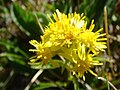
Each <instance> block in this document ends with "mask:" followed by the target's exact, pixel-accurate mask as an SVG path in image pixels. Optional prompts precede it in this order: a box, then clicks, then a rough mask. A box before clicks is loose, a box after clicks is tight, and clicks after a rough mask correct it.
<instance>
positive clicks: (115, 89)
mask: <svg viewBox="0 0 120 90" xmlns="http://www.w3.org/2000/svg"><path fill="white" fill-rule="evenodd" d="M98 79H100V80H102V81H104V82H108V84H109V85H110V86H111V87H112V88H113V89H114V90H118V89H117V88H116V87H115V86H114V85H113V84H112V83H111V82H110V81H108V80H106V79H105V78H103V77H98Z"/></svg>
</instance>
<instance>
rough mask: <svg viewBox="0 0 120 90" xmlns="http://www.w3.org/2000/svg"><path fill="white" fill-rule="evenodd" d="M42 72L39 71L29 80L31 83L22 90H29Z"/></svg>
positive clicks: (41, 70)
mask: <svg viewBox="0 0 120 90" xmlns="http://www.w3.org/2000/svg"><path fill="white" fill-rule="evenodd" d="M42 72H43V69H40V70H39V71H38V72H37V73H36V74H35V75H34V76H33V78H32V79H31V81H30V82H29V84H28V85H27V86H26V88H25V89H24V90H29V89H30V87H31V85H32V84H33V83H34V82H35V80H36V79H37V78H38V77H39V76H40V74H41V73H42Z"/></svg>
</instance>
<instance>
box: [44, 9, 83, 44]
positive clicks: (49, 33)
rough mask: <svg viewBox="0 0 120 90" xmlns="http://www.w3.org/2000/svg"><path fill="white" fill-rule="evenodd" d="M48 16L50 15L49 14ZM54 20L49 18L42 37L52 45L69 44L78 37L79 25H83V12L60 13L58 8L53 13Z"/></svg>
mask: <svg viewBox="0 0 120 90" xmlns="http://www.w3.org/2000/svg"><path fill="white" fill-rule="evenodd" d="M49 18H50V16H49ZM53 18H54V20H52V19H51V18H50V21H51V23H49V25H48V27H47V28H46V29H45V34H44V36H43V37H44V38H46V41H48V40H49V41H50V42H52V43H53V45H56V46H58V45H60V46H63V45H67V46H69V45H71V44H72V42H73V41H75V40H76V39H79V35H80V33H81V29H82V28H81V27H83V26H84V23H85V21H84V20H83V19H84V18H85V17H83V14H82V15H81V16H80V15H79V14H76V13H74V14H69V15H68V16H67V15H65V14H62V13H61V12H59V11H58V10H56V13H54V14H53Z"/></svg>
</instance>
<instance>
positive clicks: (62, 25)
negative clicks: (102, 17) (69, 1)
mask: <svg viewBox="0 0 120 90" xmlns="http://www.w3.org/2000/svg"><path fill="white" fill-rule="evenodd" d="M48 17H49V19H50V23H49V25H48V26H47V27H46V28H45V32H44V35H43V36H41V39H42V40H41V42H40V43H39V42H37V41H36V40H31V41H30V44H32V45H33V46H34V47H35V48H36V49H30V51H34V52H36V55H35V57H34V58H32V59H31V62H36V61H37V62H38V61H41V62H43V63H44V64H47V63H48V62H49V61H51V60H52V58H53V57H54V56H55V55H61V56H62V57H63V58H65V59H66V61H67V62H68V63H69V64H68V65H69V68H70V69H69V70H70V71H71V72H73V74H77V75H78V76H79V77H83V76H84V73H85V72H87V71H89V72H90V73H92V74H93V75H95V76H97V75H96V74H95V73H93V71H92V70H91V68H92V67H93V66H94V65H101V63H100V62H99V61H97V60H93V57H94V56H96V55H97V54H99V52H100V51H104V49H105V48H106V43H105V42H104V41H105V40H106V38H103V36H105V34H100V32H101V31H102V29H100V30H98V31H97V32H93V29H94V26H95V25H94V24H93V23H94V21H93V20H92V22H91V25H90V27H89V28H87V21H85V16H83V14H81V15H79V14H77V13H72V14H68V15H65V14H63V13H61V12H59V10H56V13H54V14H53V19H52V18H50V16H48Z"/></svg>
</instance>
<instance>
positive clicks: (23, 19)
mask: <svg viewBox="0 0 120 90" xmlns="http://www.w3.org/2000/svg"><path fill="white" fill-rule="evenodd" d="M11 16H12V19H13V21H14V22H15V23H16V25H18V27H19V28H20V29H21V30H22V31H23V32H24V33H25V34H26V35H28V36H31V37H32V38H34V39H37V38H39V36H40V34H43V33H42V31H41V29H40V27H39V25H38V22H37V20H36V17H35V15H34V14H33V13H32V12H30V11H27V10H24V9H23V8H22V7H21V6H19V5H18V4H17V3H14V4H13V5H12V6H11ZM41 16H42V15H41Z"/></svg>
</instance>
